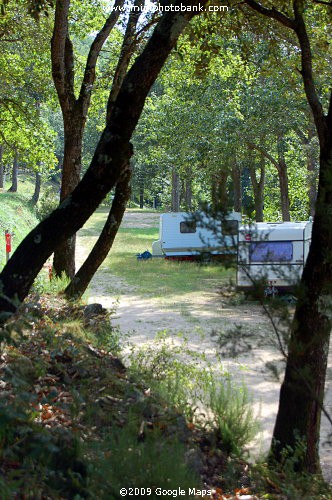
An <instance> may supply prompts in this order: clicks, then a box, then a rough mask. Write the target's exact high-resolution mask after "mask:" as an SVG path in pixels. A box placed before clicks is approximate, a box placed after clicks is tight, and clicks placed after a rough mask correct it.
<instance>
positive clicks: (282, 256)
mask: <svg viewBox="0 0 332 500" xmlns="http://www.w3.org/2000/svg"><path fill="white" fill-rule="evenodd" d="M292 259H293V243H292V242H291V241H260V242H258V243H251V244H250V260H251V262H289V261H291V260H292Z"/></svg>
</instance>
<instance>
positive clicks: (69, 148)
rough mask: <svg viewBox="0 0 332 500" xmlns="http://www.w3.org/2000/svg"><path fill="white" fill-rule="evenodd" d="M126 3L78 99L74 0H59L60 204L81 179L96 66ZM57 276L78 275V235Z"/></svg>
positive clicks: (115, 13)
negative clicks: (70, 21) (70, 23)
mask: <svg viewBox="0 0 332 500" xmlns="http://www.w3.org/2000/svg"><path fill="white" fill-rule="evenodd" d="M123 3H124V2H123V0H116V1H115V6H116V7H117V8H116V9H112V12H111V14H110V16H109V17H108V18H107V19H106V21H105V24H104V26H103V27H102V28H101V30H100V31H99V32H98V33H97V35H96V36H95V38H94V40H93V42H92V44H91V46H90V50H89V53H88V56H87V61H86V65H85V70H84V75H83V79H82V83H81V87H80V90H79V97H78V98H76V96H75V78H74V77H75V65H74V52H73V45H72V42H71V40H70V37H69V29H68V15H69V9H70V0H56V7H55V16H54V29H53V36H52V40H51V60H52V76H53V81H54V85H55V88H56V91H57V94H58V99H59V103H60V106H61V111H62V116H63V124H64V141H65V146H64V159H63V169H62V184H61V196H60V201H63V200H64V199H65V198H66V197H67V196H68V195H69V194H70V193H71V191H72V190H73V189H74V188H75V187H76V185H77V184H78V182H79V179H80V171H81V152H82V139H83V131H84V127H85V122H86V117H87V113H88V109H89V106H90V100H91V90H92V88H93V84H94V82H95V76H96V63H97V60H98V57H99V54H100V51H101V49H102V47H103V45H104V43H105V41H106V40H107V38H108V36H109V34H110V32H111V30H112V29H113V27H114V26H115V24H116V22H117V19H118V17H119V14H120V8H121V7H122V5H123ZM53 264H54V272H55V274H56V276H61V275H62V274H66V275H67V276H68V277H70V278H72V277H73V276H74V274H75V235H73V236H72V237H71V238H68V239H66V240H64V241H63V242H62V243H61V244H59V245H58V246H57V248H56V249H55V252H54V262H53Z"/></svg>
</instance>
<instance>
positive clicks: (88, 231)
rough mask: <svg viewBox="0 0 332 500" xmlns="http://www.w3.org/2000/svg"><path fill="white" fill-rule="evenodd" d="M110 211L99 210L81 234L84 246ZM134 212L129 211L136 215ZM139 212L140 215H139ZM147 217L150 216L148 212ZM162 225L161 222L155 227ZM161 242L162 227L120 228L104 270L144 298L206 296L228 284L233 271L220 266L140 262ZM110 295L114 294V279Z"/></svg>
mask: <svg viewBox="0 0 332 500" xmlns="http://www.w3.org/2000/svg"><path fill="white" fill-rule="evenodd" d="M106 212H107V210H105V209H99V210H98V212H97V213H96V214H94V216H93V217H92V218H91V219H90V221H89V222H88V223H87V224H86V226H85V227H84V228H83V229H82V230H81V231H80V235H81V236H82V237H84V238H82V242H83V241H85V242H86V243H87V244H88V243H89V242H91V239H92V237H96V236H97V234H98V233H99V232H100V230H101V228H102V225H103V222H104V220H105V217H106ZM133 212H134V210H129V213H133ZM136 212H137V211H136ZM145 213H147V212H145ZM155 224H156V225H157V224H158V221H157V222H156V223H155ZM157 239H158V227H147V228H146V227H143V228H138V227H137V228H128V227H122V228H120V230H119V232H118V234H117V237H116V240H115V242H114V245H113V248H112V250H111V252H110V254H109V256H108V258H107V259H106V260H105V262H104V264H103V269H104V270H106V269H107V270H109V272H110V274H112V275H116V276H117V277H119V278H121V279H122V280H125V282H126V283H128V285H130V287H132V288H133V287H134V288H135V294H137V292H138V293H139V294H140V295H147V296H153V297H156V298H161V297H164V296H174V297H176V296H181V295H184V294H188V293H193V292H194V293H199V292H202V293H206V292H207V291H209V290H211V291H212V290H215V289H216V286H218V285H220V283H221V282H224V283H225V282H226V281H227V282H228V281H229V278H230V277H231V276H233V271H232V270H229V269H228V270H225V269H224V268H223V267H222V266H221V265H220V264H219V265H218V264H208V265H201V264H199V263H197V262H188V261H187V262H178V261H170V260H165V259H163V258H159V257H156V258H152V259H148V260H145V261H144V260H143V261H142V260H140V261H138V260H137V258H136V254H137V253H142V252H144V251H145V250H149V251H150V252H151V245H152V242H153V241H155V240H157ZM109 283H110V292H113V285H112V279H111V278H110V282H109Z"/></svg>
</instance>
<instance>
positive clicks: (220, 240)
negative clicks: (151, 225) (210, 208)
mask: <svg viewBox="0 0 332 500" xmlns="http://www.w3.org/2000/svg"><path fill="white" fill-rule="evenodd" d="M240 222H241V214H240V213H239V212H231V213H230V214H228V215H227V216H226V217H225V220H224V221H223V223H221V222H217V221H216V220H214V219H212V218H210V217H208V216H206V215H203V214H202V213H199V214H196V216H195V214H190V213H186V212H170V213H166V214H162V215H161V216H160V225H159V240H157V241H154V242H153V243H152V255H153V256H154V257H166V258H172V257H174V258H186V257H188V258H192V257H193V256H198V255H202V254H204V253H209V254H214V255H224V254H236V247H237V235H238V226H239V224H240ZM212 228H214V230H213V229H212Z"/></svg>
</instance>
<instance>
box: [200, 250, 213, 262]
mask: <svg viewBox="0 0 332 500" xmlns="http://www.w3.org/2000/svg"><path fill="white" fill-rule="evenodd" d="M200 261H201V263H202V264H209V263H210V262H211V261H212V256H211V254H210V253H209V252H203V253H202V254H201V256H200Z"/></svg>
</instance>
